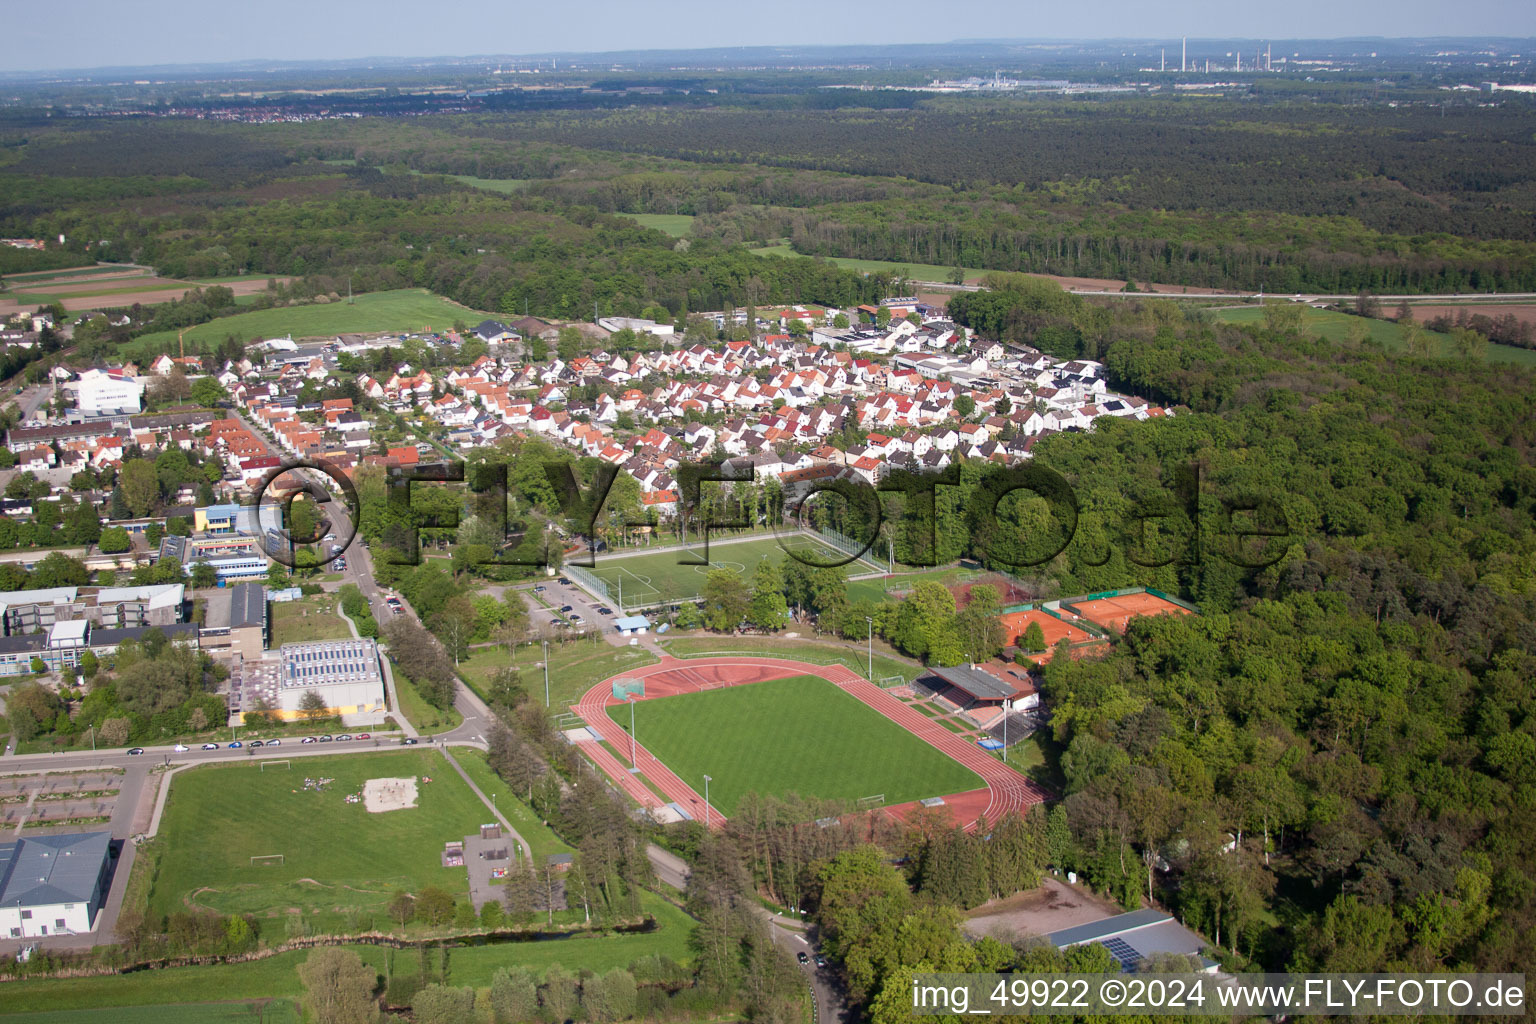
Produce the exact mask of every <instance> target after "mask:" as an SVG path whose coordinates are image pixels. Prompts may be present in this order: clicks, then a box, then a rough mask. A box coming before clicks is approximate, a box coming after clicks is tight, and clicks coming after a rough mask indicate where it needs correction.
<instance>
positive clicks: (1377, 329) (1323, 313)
mask: <svg viewBox="0 0 1536 1024" xmlns="http://www.w3.org/2000/svg"><path fill="white" fill-rule="evenodd" d="M1302 312H1303V314H1304V315H1305V317H1306V320H1305V328H1306V330H1307V331H1309V332H1311V333H1312V334H1316V335H1318V336H1319V337H1322V338H1326V339H1327V340H1328V341H1332V342H1339V343H1342V342H1343V341H1345V339H1346V338H1347V337H1348V334H1349V330H1350V328H1351V327H1352V326H1353V325H1354V324H1357V323H1364V324H1365V325H1366V326H1367V327H1369V328H1370V329H1371V338H1372V339H1374V340H1375V341H1377V342H1379V343H1380V344H1381V346H1382V347H1383V348H1385V349H1386V350H1387V351H1389V352H1401V351H1405V348H1404V345H1403V336H1402V334H1401V333H1400V332H1399V331H1398V327H1397V325H1396V324H1393V323H1388V322H1387V321H1385V320H1374V319H1362V318H1361V317H1357V316H1350V315H1349V314H1348V313H1338V312H1335V311H1333V310H1331V309H1313V308H1312V307H1311V306H1304V307H1302ZM1215 315H1216V319H1218V320H1220V321H1222V322H1223V323H1229V324H1256V323H1262V322H1263V320H1264V310H1263V309H1262V308H1260V307H1259V306H1243V307H1239V308H1234V309H1218V310H1215ZM1425 334H1427V335H1428V336H1429V337H1430V338H1431V339H1432V341H1433V348H1431V350H1430V351H1431V352H1432V353H1433V354H1434V355H1435V356H1443V357H1447V358H1460V357H1459V356H1457V354H1456V350H1455V349H1454V348H1453V347H1452V343H1451V337H1450V335H1448V334H1441V333H1440V332H1438V331H1426V332H1425ZM1488 361H1489V362H1490V363H1512V364H1514V365H1517V366H1536V350H1533V349H1526V348H1515V347H1514V346H1512V345H1492V344H1490V345H1489V346H1488Z"/></svg>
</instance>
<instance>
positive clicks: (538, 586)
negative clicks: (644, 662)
mask: <svg viewBox="0 0 1536 1024" xmlns="http://www.w3.org/2000/svg"><path fill="white" fill-rule="evenodd" d="M562 578H563V577H558V576H555V577H550V578H548V579H543V580H540V581H539V582H538V583H535V584H534V585H533V586H532V587H531V588H523V591H524V600H525V601H526V602H527V603H528V605H529V609H530V611H529V621H531V622H532V623H533V624H534V625H535V626H539V625H545V624H549V625H551V626H552V627H553V628H555V629H575V630H588V629H596V630H598V631H600V632H605V633H611V632H612V631H613V620H614V617H615V616H614V611H613V609H612V608H609V607H607V606H606V605H600V604H598V603H597V602H596V601H594V600H593V599H592V596H591V595H590V594H588V593H587V592H586V591H585V590H582V589H581V588H580V587H578V586H576V584H574V583H570V582H565V583H562V582H561V579H562ZM540 601H542V602H543V604H541V603H540ZM545 604H547V605H550V607H548V608H546V607H544V605H545ZM566 609H569V610H566ZM562 620H563V621H565V622H567V623H569V625H567V626H560V625H558V623H560V622H561V621H562Z"/></svg>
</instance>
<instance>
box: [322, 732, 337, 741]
mask: <svg viewBox="0 0 1536 1024" xmlns="http://www.w3.org/2000/svg"><path fill="white" fill-rule="evenodd" d="M335 738H336V737H334V736H332V735H331V734H330V733H326V734H325V735H324V736H321V737H320V742H321V743H329V742H331V740H333V739H335Z"/></svg>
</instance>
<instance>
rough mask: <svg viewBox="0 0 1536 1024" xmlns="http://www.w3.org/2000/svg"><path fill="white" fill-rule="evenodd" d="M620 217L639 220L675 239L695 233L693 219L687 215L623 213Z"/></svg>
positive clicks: (644, 224) (645, 225) (646, 225)
mask: <svg viewBox="0 0 1536 1024" xmlns="http://www.w3.org/2000/svg"><path fill="white" fill-rule="evenodd" d="M619 216H620V217H628V218H629V219H630V220H637V221H639V222H640V223H641V225H643V226H644V227H648V228H655V229H656V230H657V231H663V232H666V233H667V234H669V235H671V236H672V237H673V238H682V237H683V236H685V235H688V234H691V233H692V232H693V217H692V216H690V215H689V214H686V213H621V214H619Z"/></svg>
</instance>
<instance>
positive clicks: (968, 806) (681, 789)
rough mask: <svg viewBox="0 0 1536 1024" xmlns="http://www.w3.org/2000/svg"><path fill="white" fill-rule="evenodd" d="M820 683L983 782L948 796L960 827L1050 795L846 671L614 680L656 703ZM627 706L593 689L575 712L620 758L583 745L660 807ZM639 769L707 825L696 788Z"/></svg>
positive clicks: (710, 672)
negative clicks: (784, 682) (633, 683)
mask: <svg viewBox="0 0 1536 1024" xmlns="http://www.w3.org/2000/svg"><path fill="white" fill-rule="evenodd" d="M806 675H809V676H820V677H821V678H822V679H826V680H828V681H829V682H831V683H833V684H834V685H836V686H837V687H838V688H840V689H842V690H844V691H846V692H847V693H849V694H851V695H852V696H854V697H856V698H857V699H858V700H860V701H862V702H864V704H866V705H868V706H869V707H871V708H873V709H874V710H876V711H878V712H880V713H881V714H882V715H884V716H885V717H886V718H888V719H890V720H891V721H892V722H895V723H896V724H897V725H899V726H901V727H902V728H903V729H905V730H907V731H908V732H910V733H912V734H913V735H914V736H916V737H918V738H919V739H921V740H922V741H923V742H925V743H927V744H928V745H929V746H931V747H935V748H937V749H938V750H940V751H942V752H943V753H945V754H947V755H948V756H949V757H951V758H952V759H954V760H956V761H958V762H960V763H961V764H963V765H965V766H966V767H967V768H969V769H971V771H973V772H975V773H976V774H977V775H979V776H981V778H982V780H983V781H984V782H985V783H986V788H985V789H979V790H971V791H970V792H967V793H957V794H953V795H951V796H946V797H945V805H946V806H947V807H948V808H949V809H950V810H951V812H953V813H954V815H955V818H956V820H958V821H959V822H961V823H962V824H963V825H964V826H965V828H967V829H971V828H974V827H975V826H976V823H977V822H978V821H979V820H980V819H981V817H982V816H983V815H985V817H986V820H987V821H996V820H997V819H998V818H1000V817H1002V816H1003V815H1004V814H1007V813H1008V812H1010V811H1014V812H1017V813H1020V814H1023V813H1024V812H1026V811H1027V810H1028V809H1029V807H1030V806H1031V805H1033V804H1037V803H1040V802H1042V801H1043V800H1045V798H1046V795H1047V794H1046V791H1045V790H1044V789H1042V788H1041V787H1039V786H1037V785H1036V784H1035V783H1033V782H1031V781H1030V780H1029V779H1027V778H1025V777H1024V776H1023V775H1021V774H1019V773H1018V772H1017V771H1015V770H1014V769H1012V768H1010V767H1009V766H1007V765H1005V764H1003V763H1002V762H1001V761H999V760H998V759H997V758H995V757H993V756H992V755H991V754H989V753H987V752H986V751H984V750H982V749H981V748H979V747H977V746H976V745H975V744H974V743H972V742H970V741H967V740H964V739H961V738H960V737H959V736H956V735H955V734H954V733H952V732H950V731H949V730H948V729H946V728H944V727H943V726H942V725H940V724H938V723H937V722H935V721H934V720H933V719H931V718H929V717H928V716H927V715H924V714H922V713H921V712H919V711H916V710H914V709H913V708H911V707H909V706H908V705H906V704H903V703H902V702H901V701H899V700H897V699H896V698H895V697H893V696H891V695H890V694H889V693H887V692H886V691H884V690H882V689H880V688H879V687H878V686H876V685H874V684H873V683H871V682H869V681H868V680H866V679H864V678H862V677H860V676H859V675H857V674H855V673H854V672H852V671H850V670H849V669H847V668H844V667H843V666H842V665H812V664H809V663H807V662H803V661H789V660H784V659H779V658H753V657H723V658H697V659H678V658H672V657H666V658H663V659H662V660H661V661H660V662H658V663H657V664H655V665H648V666H645V667H644V668H638V669H633V670H631V671H628V672H625V673H623V675H622V676H615V677H614V678H624V679H635V678H640V679H644V680H645V696H644V697H641V698H638V699H640V700H654V699H656V698H658V697H671V696H675V695H677V694H682V693H698V692H700V691H702V690H714V689H719V688H720V687H722V686H742V685H746V684H748V683H761V682H767V681H768V680H771V679H785V678H788V677H790V676H806ZM622 703H624V702H623V701H621V700H617V699H615V698H614V696H613V679H607V680H604V681H603V682H601V683H598V684H597V685H596V686H594V687H592V689H590V690H588V691H587V692H586V694H585V695H584V696H583V697H582V698H581V700H580V701H579V702H577V704H576V705H575V707H574V710H575V712H576V713H577V714H578V715H580V716H581V718H582V720H583V721H584V722H586V724H587V727H588V728H589V729H591V730H592V732H594V733H595V734H597V735H598V736H600V737H602V739H603V740H605V741H607V743H608V744H609V746H611V747H612V748H613V749H614V750H615V751H618V752H619V757H615V756H614V755H613V754H612V753H610V752H609V751H608V750H606V749H605V748H604V747H603V746H602V745H601V744H599V743H597V742H595V741H592V740H588V741H585V742H583V743H581V744H580V746H581V749H582V750H583V752H585V753H586V754H587V756H588V757H590V758H591V759H592V761H593V762H594V763H595V764H597V766H598V767H599V768H601V769H602V770H603V771H604V772H605V773H607V774H608V776H609V777H610V778H612V779H613V781H614V782H615V783H616V784H617V785H618V786H619V787H620V788H621V789H622V790H624V792H626V793H628V794H629V795H630V796H631V797H633V798H634V799H635V800H636V801H637V802H639V803H640V804H641V806H643V807H660V806H662V805H663V801H662V800H660V799H658V798H657V796H656V794H655V793H654V792H652V791H651V789H650V788H648V787H647V786H646V785H645V783H644V782H642V781H641V780H640V779H639V778H637V777H636V775H635V774H634V773H633V772H631V771H629V767H630V766H629V750H630V744H629V734H628V733H627V732H626V731H625V730H624V729H622V728H620V727H619V726H618V725H617V724H616V723H615V722H614V721H613V720H612V719H611V718H609V717H608V710H607V709H608V708H609V707H610V706H612V705H615V704H622ZM636 762H637V764H638V766H639V768H640V772H641V774H642V775H644V776H645V778H646V779H648V780H650V782H651V783H652V784H653V785H654V786H655V787H656V788H657V789H660V790H661V791H662V792H663V793H665V794H666V795H667V800H669V801H673V802H675V803H677V804H678V806H680V807H683V808H685V809H687V811H688V812H689V814H691V815H693V817H694V818H695V819H697V820H700V821H702V820H704V818H705V817H706V815H705V807H704V798H703V797H701V796H700V795H699V794H698V793H697V792H696V791H695V790H694V789H693V787H692V786H690V785H689V784H688V783H686V782H684V781H683V780H682V779H680V778H678V777H677V775H676V774H675V773H674V772H673V771H672V769H670V768H668V767H667V766H666V765H665V764H663V763H662V762H661V761H659V760H657V759H656V757H655V756H654V755H653V754H651V752H650V751H648V750H646V749H645V745H644V744H639V745H638V746H637V747H636ZM918 806H919V805H918V804H901V805H898V806H896V807H890V808H887V809H886V810H887V811H888V813H891V814H893V815H895V816H897V817H905V816H906V815H907V814H909V813H911V812H912V811H913V810H914V809H915V808H916V807H918ZM707 816H708V818H709V823H710V825H712V826H714V827H717V828H718V827H720V826H722V825H724V824H725V816H724V815H723V814H721V813H720V811H719V809H718V808H714V807H711V808H709V809H708V815H707Z"/></svg>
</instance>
